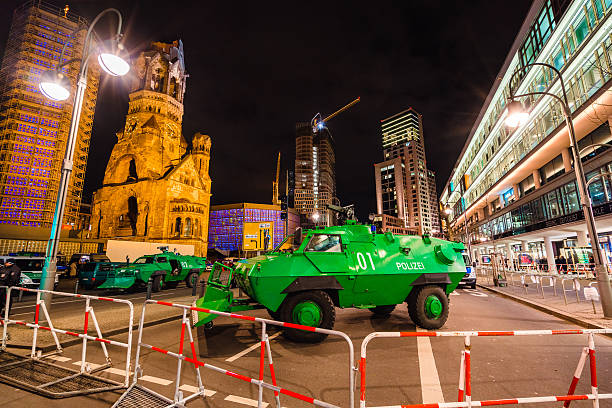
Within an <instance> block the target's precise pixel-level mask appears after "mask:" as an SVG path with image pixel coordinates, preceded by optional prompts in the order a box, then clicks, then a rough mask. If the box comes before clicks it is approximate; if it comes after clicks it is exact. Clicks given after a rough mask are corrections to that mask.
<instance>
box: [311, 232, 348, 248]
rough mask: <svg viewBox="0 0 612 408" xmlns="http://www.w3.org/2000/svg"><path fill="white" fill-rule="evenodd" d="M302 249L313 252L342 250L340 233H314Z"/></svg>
mask: <svg viewBox="0 0 612 408" xmlns="http://www.w3.org/2000/svg"><path fill="white" fill-rule="evenodd" d="M304 250H305V251H314V252H342V246H341V244H340V235H328V234H314V235H313V236H312V238H310V242H308V245H307V246H306V248H305V249H304Z"/></svg>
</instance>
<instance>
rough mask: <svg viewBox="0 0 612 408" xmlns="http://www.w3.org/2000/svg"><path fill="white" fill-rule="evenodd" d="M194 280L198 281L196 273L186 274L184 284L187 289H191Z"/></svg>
mask: <svg viewBox="0 0 612 408" xmlns="http://www.w3.org/2000/svg"><path fill="white" fill-rule="evenodd" d="M196 279H198V273H197V272H189V274H187V277H186V278H185V284H186V285H187V287H188V288H193V285H194V283H195V281H196Z"/></svg>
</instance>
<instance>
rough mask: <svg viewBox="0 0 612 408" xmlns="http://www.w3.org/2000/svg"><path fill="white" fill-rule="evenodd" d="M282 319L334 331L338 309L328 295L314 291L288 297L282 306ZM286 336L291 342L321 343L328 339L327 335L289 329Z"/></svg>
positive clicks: (285, 333)
mask: <svg viewBox="0 0 612 408" xmlns="http://www.w3.org/2000/svg"><path fill="white" fill-rule="evenodd" d="M280 317H281V320H282V321H284V322H288V323H296V324H301V325H304V326H311V327H320V328H323V329H332V328H333V327H334V322H335V321H336V309H335V307H334V302H332V300H331V298H330V297H329V295H328V294H327V293H325V292H323V291H321V290H312V291H308V292H298V293H295V294H293V295H291V296H290V297H288V298H287V299H286V300H285V302H284V303H283V305H282V306H281V309H280ZM284 335H285V337H287V338H288V339H290V340H293V341H298V342H304V343H316V342H320V341H323V340H325V338H326V337H327V334H322V333H314V332H309V331H304V330H298V329H287V328H286V329H285V330H284Z"/></svg>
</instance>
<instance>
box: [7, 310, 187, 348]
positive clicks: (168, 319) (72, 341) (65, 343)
mask: <svg viewBox="0 0 612 408" xmlns="http://www.w3.org/2000/svg"><path fill="white" fill-rule="evenodd" d="M175 319H176V317H173V316H170V317H164V318H163V319H159V320H153V321H150V322H146V323H145V324H144V325H143V328H144V327H151V326H156V325H158V324H164V323H169V322H171V321H173V320H175ZM132 330H138V323H136V324H134V325H133V326H132ZM127 332H128V327H120V328H118V329H114V330H111V331H109V332H107V333H105V338H107V337H111V336H116V335H118V334H123V333H127ZM82 343H83V339H80V338H78V339H70V340H65V341H60V346H62V348H66V347H70V346H74V345H76V344H82ZM6 348H7V349H8V348H12V349H18V350H31V349H32V346H31V345H30V346H27V345H20V344H19V345H8V344H7V346H6ZM37 349H38V350H41V352H42V353H50V352H52V351H55V350H57V346H56V345H55V343H53V344H50V345H48V346H42V347H38V348H37Z"/></svg>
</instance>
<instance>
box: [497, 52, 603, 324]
mask: <svg viewBox="0 0 612 408" xmlns="http://www.w3.org/2000/svg"><path fill="white" fill-rule="evenodd" d="M536 65H539V66H543V67H546V68H549V69H551V70H553V71H554V72H555V73H556V74H557V76H558V77H559V82H560V83H561V91H562V93H563V97H562V98H561V97H559V96H557V95H555V94H554V93H551V92H528V93H524V94H520V95H512V89H510V102H509V103H508V111H507V113H508V116H507V118H506V124H507V125H508V126H511V127H517V126H519V125H521V124H524V123H525V122H526V120H527V119H528V118H529V114H528V113H527V112H526V111H525V109H524V108H523V105H522V104H521V103H520V102H519V101H518V100H516V99H515V98H521V97H525V96H531V95H548V96H551V97H553V98H555V99H556V100H558V101H559V102H560V103H561V105H562V106H563V114H564V115H565V122H566V124H567V130H568V133H569V138H570V147H571V150H572V156H573V157H574V171H575V172H576V183H577V184H578V191H579V193H580V205H581V206H582V211H583V213H584V219H585V221H586V225H587V231H588V233H589V238H590V240H591V247H592V249H593V260H594V263H595V273H596V274H597V283H598V285H597V286H598V289H599V294H600V296H601V307H602V309H603V313H604V317H606V318H609V319H610V318H612V288H611V286H610V278H609V276H608V270H607V268H606V265H605V264H604V258H603V255H602V253H601V248H600V247H599V238H598V236H597V229H596V228H595V217H594V216H593V208H592V206H591V199H590V197H589V195H588V190H587V184H586V179H585V176H584V169H583V167H582V161H581V160H580V153H579V150H578V143H577V141H576V133H575V131H574V124H573V122H572V112H571V109H570V107H569V103H568V100H567V93H566V92H565V83H564V82H563V76H562V75H561V72H559V70H558V69H557V68H555V67H554V66H552V65H550V64H545V63H540V62H534V63H531V64H527V65H526V66H524V67H522V68H521V69H520V70H518V71H516V72H515V73H514V74H513V75H512V78H510V83H512V80H513V79H514V76H515V75H516V74H517V73H519V72H522V71H524V70H525V69H526V68H527V67H529V66H536Z"/></svg>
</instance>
